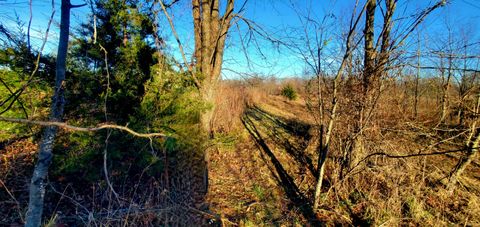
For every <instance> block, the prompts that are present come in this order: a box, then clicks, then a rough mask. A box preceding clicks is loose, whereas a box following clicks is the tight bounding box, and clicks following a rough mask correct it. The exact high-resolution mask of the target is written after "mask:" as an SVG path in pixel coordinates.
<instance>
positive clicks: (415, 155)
mask: <svg viewBox="0 0 480 227" xmlns="http://www.w3.org/2000/svg"><path fill="white" fill-rule="evenodd" d="M473 149H478V147H475V148H473ZM465 151H467V149H466V148H461V149H457V150H450V151H439V152H431V153H414V154H407V155H391V154H387V153H385V152H376V153H373V154H369V155H367V156H365V158H363V159H361V160H360V161H359V162H357V164H356V165H354V166H353V167H352V168H351V169H350V170H349V171H348V172H347V173H346V174H345V176H346V175H348V174H350V173H351V172H352V171H353V170H354V169H355V168H357V167H358V166H359V165H360V164H361V163H362V162H365V161H366V160H367V159H369V158H371V157H373V156H384V157H386V158H393V159H403V158H412V157H422V156H432V155H446V154H450V153H457V152H465Z"/></svg>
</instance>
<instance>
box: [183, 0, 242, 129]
mask: <svg viewBox="0 0 480 227" xmlns="http://www.w3.org/2000/svg"><path fill="white" fill-rule="evenodd" d="M233 7H234V0H227V5H226V7H225V12H224V13H223V15H222V16H220V15H219V11H220V9H219V0H192V14H193V23H194V33H195V34H194V38H195V52H194V58H195V62H196V67H195V73H196V74H198V75H199V78H201V82H200V87H199V90H200V95H201V97H202V99H203V101H204V102H205V103H206V104H207V105H209V108H208V109H207V110H206V111H205V112H204V113H203V114H202V116H201V125H202V127H203V129H204V130H205V131H206V132H207V133H209V134H210V136H213V125H212V118H213V111H214V109H215V106H214V104H215V103H214V102H215V98H216V95H217V86H218V83H219V81H220V79H221V70H222V62H223V53H224V48H225V40H226V38H227V33H228V30H229V28H230V25H231V20H232V18H233V15H234V14H233Z"/></svg>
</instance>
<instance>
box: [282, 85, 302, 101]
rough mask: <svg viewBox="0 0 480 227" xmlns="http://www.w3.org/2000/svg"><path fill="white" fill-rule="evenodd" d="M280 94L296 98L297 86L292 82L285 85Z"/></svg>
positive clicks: (292, 98) (291, 98) (288, 97)
mask: <svg viewBox="0 0 480 227" xmlns="http://www.w3.org/2000/svg"><path fill="white" fill-rule="evenodd" d="M280 94H281V95H282V96H283V97H285V98H287V99H289V100H295V99H297V97H298V94H297V91H295V88H293V86H292V85H290V84H287V85H285V86H284V87H283V88H282V91H281V92H280Z"/></svg>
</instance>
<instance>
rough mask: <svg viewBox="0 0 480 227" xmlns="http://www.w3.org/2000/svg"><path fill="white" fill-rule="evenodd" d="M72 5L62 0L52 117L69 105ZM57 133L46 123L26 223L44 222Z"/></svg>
mask: <svg viewBox="0 0 480 227" xmlns="http://www.w3.org/2000/svg"><path fill="white" fill-rule="evenodd" d="M71 8H72V6H71V4H70V0H62V6H61V21H60V40H59V44H58V53H57V63H56V73H55V91H54V95H53V97H52V105H51V109H50V117H49V120H50V121H61V120H62V116H63V110H64V106H65V97H64V89H65V71H66V58H67V48H68V36H69V28H70V9H71ZM56 134H57V127H56V126H48V127H46V128H45V131H44V133H43V137H42V140H41V142H40V148H39V152H38V160H37V164H36V165H35V169H34V171H33V176H32V179H31V182H30V192H29V193H30V194H29V202H28V211H27V214H26V223H25V226H29V227H30V226H32V227H37V226H40V225H41V221H42V213H43V203H44V198H45V186H46V185H45V178H46V177H47V175H48V167H49V166H50V163H51V161H52V157H53V153H52V150H53V145H54V141H55V136H56Z"/></svg>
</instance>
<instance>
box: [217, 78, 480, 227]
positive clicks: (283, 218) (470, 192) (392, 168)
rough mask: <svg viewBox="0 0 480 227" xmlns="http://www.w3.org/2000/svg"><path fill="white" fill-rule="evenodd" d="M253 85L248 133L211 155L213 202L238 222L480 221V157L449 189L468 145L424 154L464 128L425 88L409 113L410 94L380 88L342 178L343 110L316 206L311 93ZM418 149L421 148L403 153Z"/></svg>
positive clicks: (456, 141) (458, 140)
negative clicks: (439, 117) (294, 95)
mask: <svg viewBox="0 0 480 227" xmlns="http://www.w3.org/2000/svg"><path fill="white" fill-rule="evenodd" d="M249 89H250V90H248V89H245V90H244V92H245V95H244V96H245V97H247V100H246V102H247V105H246V106H245V110H244V112H243V115H242V117H241V120H242V124H243V127H244V131H243V132H241V140H240V141H238V142H237V144H236V146H235V147H234V148H231V147H230V148H222V147H220V148H219V149H217V150H216V151H215V152H213V153H212V154H211V156H210V164H209V168H210V188H209V194H208V201H209V202H210V204H211V209H212V211H214V212H216V213H219V214H222V215H223V216H225V217H226V218H228V219H229V220H231V221H233V222H234V223H236V224H239V225H240V226H258V225H267V226H269V225H286V226H295V225H311V226H316V225H319V224H325V225H355V226H358V225H360V226H364V225H375V226H380V225H381V226H398V225H401V226H403V225H408V226H439V225H440V226H446V225H467V226H476V225H480V219H479V218H478V214H479V213H480V208H479V207H480V206H479V202H480V193H479V192H480V190H479V189H480V177H479V175H478V173H479V172H480V166H479V165H478V164H475V163H474V164H473V165H471V166H469V167H468V168H467V170H466V172H465V174H464V175H463V176H462V177H461V179H460V181H461V184H460V185H459V186H458V187H456V188H455V189H454V190H453V191H449V190H447V189H446V185H445V184H446V181H445V180H446V177H447V176H448V174H449V172H450V171H451V170H452V168H453V167H454V165H455V164H456V163H457V162H458V160H459V157H461V155H463V153H462V152H452V153H449V154H443V155H427V156H422V155H419V154H426V153H432V152H442V151H455V150H461V148H462V143H463V140H464V138H465V137H464V134H463V135H462V133H465V131H462V129H460V128H458V129H455V127H453V128H452V127H450V126H448V125H447V126H445V127H443V128H441V127H440V128H435V124H436V122H435V120H434V118H433V117H435V113H436V111H438V108H436V104H435V100H431V99H429V98H428V97H422V99H420V100H419V102H418V103H419V106H418V110H419V115H418V118H417V119H414V116H412V115H411V114H405V113H411V107H409V105H410V103H411V102H410V101H409V100H408V98H404V99H402V98H398V97H399V95H401V94H400V92H397V91H396V90H395V89H396V88H395V87H393V88H392V87H391V88H389V89H390V90H388V91H386V92H389V93H391V94H392V95H395V92H397V93H399V94H397V96H382V97H381V99H380V100H379V102H378V108H377V111H376V113H375V116H374V120H373V121H372V123H371V126H369V127H368V130H366V131H365V138H366V139H365V150H364V153H357V154H355V159H354V160H353V162H352V165H351V166H350V168H349V169H348V171H346V174H345V175H344V177H343V178H339V172H338V170H339V168H340V163H339V158H340V156H341V153H342V149H345V148H344V145H345V144H344V142H345V141H344V140H343V139H342V138H345V137H343V136H342V135H343V134H344V132H343V130H348V127H349V126H348V124H349V123H348V122H349V118H348V116H346V115H343V116H341V117H340V120H339V121H338V123H337V125H336V131H335V136H336V137H334V141H333V145H332V148H331V152H330V153H329V154H328V158H327V167H326V176H325V179H324V186H323V189H322V194H321V196H322V200H321V205H320V209H319V210H316V211H313V210H312V208H311V207H312V203H313V193H314V187H315V183H316V176H317V165H316V163H317V158H318V155H317V153H316V149H317V148H316V147H317V143H318V142H317V141H318V133H316V130H315V126H314V121H313V119H312V117H311V115H309V114H308V111H306V109H307V108H306V104H305V102H304V101H303V99H302V97H300V98H299V99H298V100H296V101H289V100H286V99H285V98H283V97H281V96H278V95H277V94H275V93H270V94H268V93H266V92H263V93H262V90H265V89H262V88H261V87H257V88H256V89H255V88H249ZM258 94H260V95H258ZM409 108H410V109H409ZM342 114H348V111H347V112H343V113H342ZM447 128H449V129H448V130H447ZM412 154H414V155H418V156H412V157H403V156H406V155H412ZM389 156H392V157H389ZM475 162H478V160H477V161H475Z"/></svg>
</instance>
